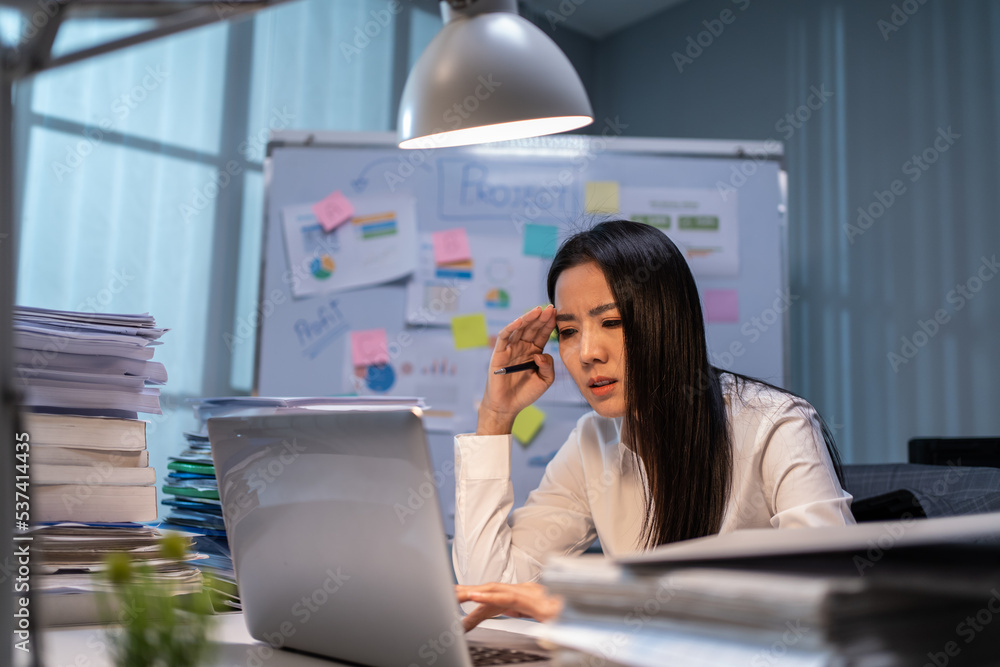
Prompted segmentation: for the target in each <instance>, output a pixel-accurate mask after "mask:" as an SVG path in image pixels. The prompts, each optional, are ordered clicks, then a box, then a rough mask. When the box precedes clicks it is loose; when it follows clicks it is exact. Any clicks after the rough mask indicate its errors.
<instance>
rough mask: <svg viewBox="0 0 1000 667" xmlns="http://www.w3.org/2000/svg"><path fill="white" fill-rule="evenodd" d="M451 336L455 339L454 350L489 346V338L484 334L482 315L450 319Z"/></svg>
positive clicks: (483, 318) (483, 317)
mask: <svg viewBox="0 0 1000 667" xmlns="http://www.w3.org/2000/svg"><path fill="white" fill-rule="evenodd" d="M451 335H452V336H454V338H455V349H456V350H464V349H466V348H470V347H488V346H489V344H490V336H489V334H488V333H486V316H485V315H483V314H482V313H478V314H476V315H459V316H458V317H453V318H451Z"/></svg>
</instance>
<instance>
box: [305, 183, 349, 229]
mask: <svg viewBox="0 0 1000 667" xmlns="http://www.w3.org/2000/svg"><path fill="white" fill-rule="evenodd" d="M312 211H313V213H314V214H315V215H316V219H317V220H319V224H320V225H322V226H323V229H324V230H326V231H328V232H332V231H333V230H334V229H336V228H337V227H339V226H340V225H342V224H344V223H345V222H347V221H348V220H350V219H351V218H352V217H353V216H354V207H353V206H351V202H350V201H349V200H348V199H347V197H345V196H344V193H343V192H341V191H340V190H334V191H333V192H332V193H330V194H329V195H328V196H327V197H326V199H324V200H323V201H320V202H317V203H315V204H313V207H312Z"/></svg>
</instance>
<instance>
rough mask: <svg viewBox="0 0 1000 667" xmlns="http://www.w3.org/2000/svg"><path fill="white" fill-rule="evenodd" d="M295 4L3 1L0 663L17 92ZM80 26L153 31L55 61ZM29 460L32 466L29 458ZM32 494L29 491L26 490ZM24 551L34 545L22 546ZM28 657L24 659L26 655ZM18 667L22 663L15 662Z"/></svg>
mask: <svg viewBox="0 0 1000 667" xmlns="http://www.w3.org/2000/svg"><path fill="white" fill-rule="evenodd" d="M290 1H291V0H146V1H142V0H0V9H7V10H11V9H13V10H15V11H17V12H19V13H20V15H21V17H22V21H23V23H22V25H23V26H24V29H23V30H22V31H21V37H23V39H20V40H19V41H18V43H16V44H9V45H8V44H4V45H0V452H2V453H3V455H2V456H0V535H3V539H2V542H0V570H2V572H4V573H9V574H4V575H3V576H0V579H2V581H0V619H3V620H2V621H0V624H3V627H4V629H3V630H0V664H8V665H11V664H15V660H14V640H15V638H14V636H13V634H12V632H10V631H9V630H10V629H13V628H10V626H8V624H9V623H11V622H12V620H13V614H14V599H15V598H14V581H15V580H16V578H17V576H18V574H17V569H18V562H17V559H16V558H15V556H14V548H15V543H14V539H13V538H14V509H15V496H14V492H15V485H14V481H15V480H14V473H15V468H14V465H15V458H14V453H15V448H14V443H15V437H14V436H15V434H16V433H20V432H21V425H20V418H19V413H18V410H17V405H18V392H17V388H16V386H15V384H14V365H13V354H12V348H13V342H14V341H13V331H12V319H11V313H12V310H13V307H14V299H15V297H16V293H17V291H16V279H17V270H16V266H17V215H18V212H19V202H17V201H16V198H17V196H18V194H19V193H18V192H16V189H15V186H14V169H15V165H14V160H15V151H14V108H13V102H14V85H15V84H16V83H17V82H18V81H20V80H23V79H25V78H28V77H31V76H34V75H35V74H38V73H39V72H44V71H46V70H51V69H55V68H57V67H62V66H65V65H70V64H73V63H78V62H81V61H84V60H87V59H88V58H93V57H96V56H100V55H104V54H106V53H111V52H114V51H119V50H121V49H126V48H129V47H131V46H135V45H137V44H142V43H144V42H148V41H151V40H154V39H159V38H160V37H166V36H168V35H173V34H176V33H179V32H183V31H186V30H191V29H194V28H200V27H203V26H206V25H210V24H212V23H219V22H223V21H229V20H233V19H238V18H246V17H249V16H250V15H251V14H253V13H254V12H257V11H259V10H261V9H266V8H269V7H274V6H276V5H280V4H283V3H286V2H290ZM77 19H100V20H109V21H111V20H116V19H122V20H128V19H132V20H134V19H145V20H149V21H151V26H150V27H149V28H148V29H146V30H142V31H140V32H137V33H135V34H132V35H129V36H127V37H122V38H119V39H113V40H110V41H108V42H105V43H103V44H98V45H96V46H92V47H88V48H84V49H80V50H78V51H74V52H71V53H67V54H63V55H60V56H58V57H54V56H53V53H52V45H53V44H54V43H55V40H56V37H57V35H58V33H59V29H60V28H61V27H62V26H63V25H64V24H65V23H67V22H68V21H71V20H77ZM29 461H30V459H29ZM29 491H30V487H29ZM18 544H19V545H22V544H28V545H29V550H30V542H22V543H18ZM29 609H32V612H31V613H32V617H31V639H30V648H31V651H30V653H29V654H28V657H29V660H30V663H31V664H34V665H38V664H41V657H40V648H41V643H40V641H39V638H40V637H39V628H38V627H37V623H36V622H35V621H36V619H35V618H34V611H33V608H29ZM21 657H22V658H23V657H24V654H21ZM17 663H18V664H24V661H23V660H18V661H17Z"/></svg>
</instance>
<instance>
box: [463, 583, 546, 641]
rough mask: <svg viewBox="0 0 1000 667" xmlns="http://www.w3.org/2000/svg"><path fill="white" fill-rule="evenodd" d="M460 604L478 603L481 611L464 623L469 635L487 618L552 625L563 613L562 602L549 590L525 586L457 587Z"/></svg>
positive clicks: (541, 587)
mask: <svg viewBox="0 0 1000 667" xmlns="http://www.w3.org/2000/svg"><path fill="white" fill-rule="evenodd" d="M455 594H456V595H457V596H458V601H459V602H460V603H461V602H478V603H480V604H479V606H478V607H476V608H475V609H473V610H472V613H470V614H469V615H468V616H466V617H465V618H463V619H462V626H463V627H464V628H465V631H466V632H468V631H469V630H471V629H472V628H474V627H476V626H477V625H479V624H480V623H482V622H483V621H485V620H486V619H487V618H493V617H494V616H500V615H501V614H502V615H504V616H513V617H515V618H533V619H535V620H538V621H549V620H551V619H553V618H556V617H557V616H559V612H561V611H562V599H561V598H559V597H555V596H552V595H549V593H548V590H547V589H546V588H545V586H542V585H541V584H536V583H525V584H483V585H481V586H462V585H458V586H455Z"/></svg>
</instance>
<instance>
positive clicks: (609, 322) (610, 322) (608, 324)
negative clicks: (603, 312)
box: [604, 320, 622, 329]
mask: <svg viewBox="0 0 1000 667" xmlns="http://www.w3.org/2000/svg"><path fill="white" fill-rule="evenodd" d="M621 325H622V321H621V320H604V326H605V327H607V328H609V329H614V328H617V327H620V326H621Z"/></svg>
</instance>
